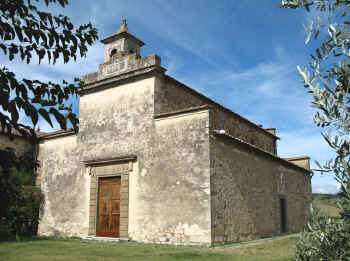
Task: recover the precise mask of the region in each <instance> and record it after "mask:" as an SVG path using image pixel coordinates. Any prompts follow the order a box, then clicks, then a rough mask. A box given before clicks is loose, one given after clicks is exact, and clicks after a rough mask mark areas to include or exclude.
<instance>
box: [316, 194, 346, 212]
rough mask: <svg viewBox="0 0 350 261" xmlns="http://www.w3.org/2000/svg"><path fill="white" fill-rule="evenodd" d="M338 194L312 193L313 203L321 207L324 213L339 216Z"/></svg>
mask: <svg viewBox="0 0 350 261" xmlns="http://www.w3.org/2000/svg"><path fill="white" fill-rule="evenodd" d="M336 198H337V195H333V194H318V193H313V194H312V204H313V205H314V206H315V207H317V208H319V209H320V212H321V213H322V214H324V215H327V216H331V217H339V208H338V207H337V204H336V202H335V201H336Z"/></svg>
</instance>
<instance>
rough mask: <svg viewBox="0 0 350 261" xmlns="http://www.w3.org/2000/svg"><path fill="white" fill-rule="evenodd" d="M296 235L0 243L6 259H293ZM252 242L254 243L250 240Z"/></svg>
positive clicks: (203, 260) (24, 260) (0, 249)
mask: <svg viewBox="0 0 350 261" xmlns="http://www.w3.org/2000/svg"><path fill="white" fill-rule="evenodd" d="M297 239H298V236H292V237H288V238H284V239H279V240H274V241H270V242H263V243H261V242H260V243H259V244H257V245H249V244H246V243H240V244H231V245H224V246H217V247H212V248H207V247H184V246H170V245H156V244H140V243H135V242H121V243H100V242H87V241H81V240H78V239H76V240H75V239H55V238H36V239H32V240H28V241H23V242H1V243H0V260H1V261H2V260H4V261H5V260H6V261H19V260H20V261H83V260H84V261H88V260H91V261H102V260H103V261H112V260H113V261H116V260H121V261H126V260H145V261H147V260H152V261H157V260H178V261H179V260H201V261H205V260H213V261H215V260H234V261H236V260H245V261H250V260H251V261H253V260H279V261H282V260H284V261H286V260H293V256H294V249H295V243H296V241H297ZM252 244H254V242H253V243H252Z"/></svg>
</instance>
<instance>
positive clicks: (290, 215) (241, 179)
mask: <svg viewBox="0 0 350 261" xmlns="http://www.w3.org/2000/svg"><path fill="white" fill-rule="evenodd" d="M210 156H211V207H212V210H211V213H212V215H211V216H212V238H213V241H214V242H234V241H240V240H247V239H255V238H260V237H269V236H273V235H278V234H280V232H281V216H280V197H283V198H285V199H286V203H287V231H288V233H292V232H299V231H301V230H302V229H303V227H304V225H305V224H306V222H307V220H308V217H309V216H308V213H309V204H310V203H311V190H310V176H309V174H308V173H307V172H305V171H303V170H298V169H296V168H293V167H289V166H286V165H285V164H282V163H281V162H279V161H277V160H274V159H271V158H269V157H265V156H264V155H262V154H257V153H254V151H252V150H250V149H248V148H247V145H240V144H239V143H235V142H233V141H231V140H228V139H225V138H222V137H217V136H216V137H212V138H211V140H210Z"/></svg>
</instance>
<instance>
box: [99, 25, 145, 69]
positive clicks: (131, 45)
mask: <svg viewBox="0 0 350 261" xmlns="http://www.w3.org/2000/svg"><path fill="white" fill-rule="evenodd" d="M101 42H102V43H104V45H105V51H104V62H105V63H108V62H112V61H114V60H115V59H118V58H121V57H124V56H127V55H131V54H132V55H135V54H136V56H141V47H142V46H144V45H145V43H144V42H142V41H141V40H140V39H138V38H137V37H135V36H134V35H132V34H131V33H130V32H129V29H128V25H127V23H126V19H124V20H123V22H122V24H121V26H120V28H119V30H118V31H117V32H116V33H115V34H113V35H111V36H109V37H107V38H106V39H103V40H102V41H101Z"/></svg>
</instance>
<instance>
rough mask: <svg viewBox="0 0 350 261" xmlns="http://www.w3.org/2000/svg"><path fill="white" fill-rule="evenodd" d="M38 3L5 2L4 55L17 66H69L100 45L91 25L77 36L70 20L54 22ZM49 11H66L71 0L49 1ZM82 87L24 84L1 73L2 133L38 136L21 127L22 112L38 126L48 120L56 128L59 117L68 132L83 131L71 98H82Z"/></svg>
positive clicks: (0, 22) (1, 9) (1, 14)
mask: <svg viewBox="0 0 350 261" xmlns="http://www.w3.org/2000/svg"><path fill="white" fill-rule="evenodd" d="M33 2H40V0H35V1H31V0H2V1H0V50H1V51H2V52H3V53H4V54H5V55H6V56H7V57H8V58H9V60H10V61H11V60H13V59H14V58H15V57H18V58H19V59H20V60H22V61H23V62H26V63H30V62H32V59H33V58H34V57H37V58H38V62H39V63H40V62H41V61H42V60H43V59H47V61H48V62H49V63H52V64H55V63H56V61H57V60H58V59H60V58H62V59H63V61H64V63H67V62H68V61H69V60H70V59H72V58H73V59H74V60H76V59H77V56H78V55H80V56H82V57H83V56H85V55H86V52H87V47H88V46H89V45H92V44H93V43H94V41H95V40H97V30H96V29H95V28H94V27H93V26H92V25H91V23H89V24H86V25H81V26H79V27H78V28H77V29H75V30H74V25H73V24H72V23H71V22H70V19H69V18H68V17H67V16H64V15H61V14H60V15H57V16H53V15H52V14H51V13H49V12H44V11H41V10H39V9H38V8H37V7H36V6H35V5H34V4H33ZM44 2H45V4H46V6H48V5H49V4H52V3H57V4H59V5H61V6H62V7H64V6H65V5H67V4H68V0H45V1H44ZM79 84H80V80H79V79H75V82H74V83H68V82H66V81H63V82H62V84H57V83H53V82H48V83H45V82H41V81H39V80H29V79H22V80H18V79H17V78H16V75H15V73H14V72H10V71H9V70H8V69H7V68H0V105H1V107H2V111H0V123H1V127H2V131H7V132H8V133H11V130H12V129H13V128H14V129H16V130H17V131H19V132H20V133H21V134H22V135H25V136H26V135H28V133H30V134H32V135H33V136H35V132H34V128H33V127H32V126H31V125H24V124H21V123H19V122H18V120H19V114H20V111H21V110H22V111H23V112H24V114H25V115H26V116H27V117H29V118H30V119H31V121H32V124H33V125H34V127H35V125H36V124H37V123H38V119H39V117H42V118H43V119H44V120H45V121H47V122H48V123H49V124H50V125H51V126H53V125H52V121H51V118H50V116H52V117H54V118H55V119H56V120H57V122H58V123H59V124H60V126H61V128H62V129H66V128H67V122H68V121H70V122H71V123H72V125H73V127H74V128H75V129H76V130H77V128H78V119H77V117H76V115H75V114H74V113H73V111H72V106H71V105H66V103H68V100H69V98H70V97H71V96H72V95H75V94H76V91H77V88H78V86H79Z"/></svg>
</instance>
